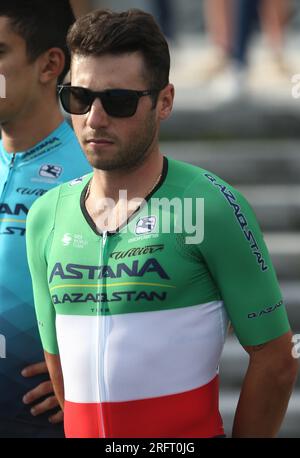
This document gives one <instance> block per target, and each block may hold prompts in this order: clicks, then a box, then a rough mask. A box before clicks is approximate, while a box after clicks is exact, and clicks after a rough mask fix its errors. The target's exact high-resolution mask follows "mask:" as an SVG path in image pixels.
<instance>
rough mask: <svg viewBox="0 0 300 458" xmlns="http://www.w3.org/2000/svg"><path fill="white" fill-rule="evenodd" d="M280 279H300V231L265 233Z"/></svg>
mask: <svg viewBox="0 0 300 458" xmlns="http://www.w3.org/2000/svg"><path fill="white" fill-rule="evenodd" d="M264 238H265V242H266V244H267V247H268V249H269V252H270V255H271V258H272V261H273V264H274V267H275V270H276V273H277V276H278V278H279V280H281V281H283V280H298V279H299V273H300V233H290V232H282V233H270V232H268V233H265V234H264Z"/></svg>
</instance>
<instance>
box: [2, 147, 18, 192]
mask: <svg viewBox="0 0 300 458" xmlns="http://www.w3.org/2000/svg"><path fill="white" fill-rule="evenodd" d="M15 160H16V154H13V155H12V158H11V161H10V163H9V166H8V174H7V177H6V181H5V183H4V186H3V189H2V194H1V200H3V199H4V197H5V195H6V192H7V188H8V184H9V181H10V178H11V175H12V174H13V169H14V164H15Z"/></svg>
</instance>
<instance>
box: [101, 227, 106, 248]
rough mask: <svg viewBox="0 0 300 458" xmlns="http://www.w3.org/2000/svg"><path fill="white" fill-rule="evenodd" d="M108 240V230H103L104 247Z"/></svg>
mask: <svg viewBox="0 0 300 458" xmlns="http://www.w3.org/2000/svg"><path fill="white" fill-rule="evenodd" d="M106 240H107V231H103V235H102V241H103V244H102V245H103V248H104V247H105V244H106Z"/></svg>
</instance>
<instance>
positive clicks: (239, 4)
mask: <svg viewBox="0 0 300 458" xmlns="http://www.w3.org/2000/svg"><path fill="white" fill-rule="evenodd" d="M290 9H291V8H290V1H289V0H212V1H211V0H206V2H205V8H204V13H205V18H206V26H207V30H208V34H209V36H210V38H211V41H212V43H213V44H214V48H213V54H212V58H211V60H210V61H208V63H207V65H206V68H204V70H203V74H202V79H204V80H208V79H210V78H214V77H216V76H219V75H220V73H222V72H224V71H226V70H229V71H230V72H231V76H232V77H233V80H232V83H233V86H232V89H233V91H234V92H237V93H239V92H243V90H244V89H245V88H246V86H247V75H248V71H249V62H248V57H249V56H248V55H249V47H250V43H251V37H252V34H253V31H254V28H255V23H256V22H257V21H258V20H259V22H260V27H261V30H262V32H263V34H264V37H265V39H266V42H267V44H268V52H269V56H270V59H269V61H271V63H272V64H273V65H272V71H273V72H275V74H276V75H275V76H279V77H283V78H285V77H286V76H287V75H288V74H289V69H288V64H287V62H286V60H285V57H284V37H285V27H286V24H287V21H288V18H289V16H290ZM267 63H268V62H265V65H266V64H267Z"/></svg>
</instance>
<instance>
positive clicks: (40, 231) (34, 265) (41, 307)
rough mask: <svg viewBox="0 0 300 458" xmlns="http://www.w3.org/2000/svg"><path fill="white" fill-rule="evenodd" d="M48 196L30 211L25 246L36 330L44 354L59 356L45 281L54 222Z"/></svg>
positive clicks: (41, 199) (53, 312) (51, 304)
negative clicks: (36, 322)
mask: <svg viewBox="0 0 300 458" xmlns="http://www.w3.org/2000/svg"><path fill="white" fill-rule="evenodd" d="M50 194H52V193H51V192H49V193H48V194H46V195H45V196H43V197H41V198H40V199H38V200H37V201H36V202H35V203H34V205H33V206H32V207H31V209H30V211H29V213H28V218H27V224H26V246H27V258H28V264H29V269H30V273H31V279H32V287H33V295H34V304H35V310H36V316H37V321H38V328H39V332H40V336H41V340H42V345H43V348H44V350H45V351H47V352H48V353H52V354H58V353H59V351H58V344H57V338H56V328H55V317H56V314H55V309H54V305H53V303H52V300H51V295H50V292H49V287H48V278H47V251H48V249H49V246H50V245H51V238H52V230H51V229H52V226H51V224H53V220H52V222H51V223H50V221H49V216H51V214H53V212H52V211H51V207H52V205H51V203H50V202H48V200H49V197H50Z"/></svg>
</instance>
